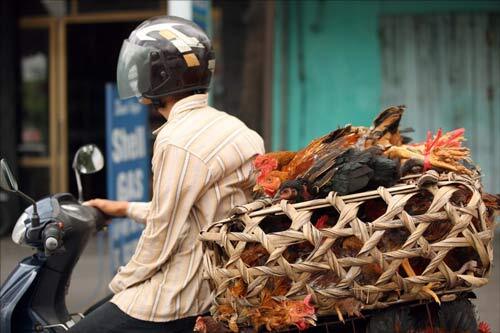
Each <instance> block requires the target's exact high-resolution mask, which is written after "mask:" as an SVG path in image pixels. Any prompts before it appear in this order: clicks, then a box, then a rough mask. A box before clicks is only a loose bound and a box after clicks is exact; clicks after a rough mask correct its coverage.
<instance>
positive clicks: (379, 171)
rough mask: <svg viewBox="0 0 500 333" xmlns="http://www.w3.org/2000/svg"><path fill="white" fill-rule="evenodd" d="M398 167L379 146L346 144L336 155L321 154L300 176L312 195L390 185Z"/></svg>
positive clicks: (397, 162) (393, 180) (343, 192)
mask: <svg viewBox="0 0 500 333" xmlns="http://www.w3.org/2000/svg"><path fill="white" fill-rule="evenodd" d="M399 170H400V166H399V161H397V160H392V159H389V158H387V157H385V156H384V155H383V150H382V149H381V148H379V147H370V148H368V149H366V150H360V149H358V148H350V149H348V150H346V151H345V152H343V153H342V154H340V155H339V156H331V157H330V156H328V155H327V156H323V157H322V158H320V159H319V160H318V161H317V162H316V163H315V165H313V166H312V167H311V168H310V169H309V171H308V172H307V173H306V174H305V175H304V176H303V178H304V179H305V180H307V183H308V184H309V187H310V189H311V193H312V194H313V195H314V196H315V197H324V196H326V195H327V194H328V193H329V192H330V191H335V192H337V193H339V194H340V195H346V194H350V193H355V192H360V191H362V190H366V189H373V188H377V187H378V186H384V187H391V186H393V185H394V184H396V182H397V181H398V180H399V178H400V172H399Z"/></svg>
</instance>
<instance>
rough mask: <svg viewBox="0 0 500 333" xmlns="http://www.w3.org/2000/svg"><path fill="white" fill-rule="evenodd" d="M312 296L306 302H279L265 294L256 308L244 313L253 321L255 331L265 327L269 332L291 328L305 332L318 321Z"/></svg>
mask: <svg viewBox="0 0 500 333" xmlns="http://www.w3.org/2000/svg"><path fill="white" fill-rule="evenodd" d="M311 298H312V297H311V295H308V296H306V297H305V298H304V300H296V301H295V300H285V301H277V300H275V299H273V298H272V295H271V294H269V293H264V296H263V298H262V302H261V304H260V305H259V306H256V307H247V308H245V309H244V310H243V311H242V313H243V316H248V318H250V320H251V325H252V326H253V327H254V329H255V331H259V329H260V328H261V327H262V326H264V327H265V328H266V330H268V331H270V332H271V331H277V330H280V329H285V328H287V327H289V326H293V325H294V326H296V327H297V328H298V329H299V330H305V329H306V328H308V327H309V326H310V325H314V324H315V321H316V315H315V312H316V309H315V308H314V306H313V305H312V303H311Z"/></svg>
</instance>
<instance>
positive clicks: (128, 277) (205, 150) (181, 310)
mask: <svg viewBox="0 0 500 333" xmlns="http://www.w3.org/2000/svg"><path fill="white" fill-rule="evenodd" d="M155 133H156V134H157V137H156V140H155V143H154V148H153V159H152V170H153V197H152V200H151V202H149V203H131V204H130V206H129V212H128V215H129V217H130V218H133V219H135V220H136V221H138V222H142V223H145V224H146V227H145V229H144V231H143V232H142V235H141V238H140V239H139V242H138V244H137V248H136V250H135V254H134V255H133V257H132V258H131V260H130V261H129V262H128V263H127V265H125V266H123V267H120V268H119V270H118V273H117V274H116V276H115V277H114V278H113V280H112V281H111V283H110V285H109V287H110V289H111V290H112V291H113V292H114V293H115V295H114V297H113V298H112V299H111V302H113V303H114V304H116V305H117V306H118V307H119V308H120V309H121V310H122V311H123V312H125V313H127V314H128V315H129V316H131V317H134V318H136V319H140V320H147V321H156V322H164V321H171V320H176V319H179V318H183V317H189V316H194V315H198V314H201V313H203V312H206V311H207V310H208V307H209V305H210V302H211V297H210V290H209V287H208V283H207V281H205V280H203V277H202V270H203V251H202V244H201V242H200V241H199V240H198V235H199V233H200V230H201V229H202V228H203V227H204V226H205V225H206V224H207V223H210V222H212V221H216V220H220V219H222V218H224V217H226V215H227V214H228V212H229V210H230V209H231V208H232V207H233V206H235V205H239V204H243V203H246V202H248V201H249V200H250V199H251V196H250V193H251V189H252V186H253V185H254V177H253V170H252V164H251V160H252V158H253V157H254V156H255V155H256V154H262V153H264V144H263V141H262V138H261V137H260V136H259V135H258V134H257V133H255V132H254V131H252V130H250V129H248V128H247V127H246V126H245V124H243V123H242V122H241V121H240V120H238V119H237V118H235V117H233V116H230V115H228V114H226V113H224V112H220V111H217V110H215V109H213V108H211V107H209V106H208V105H207V95H205V94H198V95H192V96H189V97H187V98H184V99H182V100H180V101H179V102H177V103H176V104H175V105H174V106H173V108H172V110H171V112H170V114H169V116H168V122H167V123H165V124H164V125H163V126H162V127H160V128H159V129H158V130H157V131H155Z"/></svg>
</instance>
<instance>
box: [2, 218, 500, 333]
mask: <svg viewBox="0 0 500 333" xmlns="http://www.w3.org/2000/svg"><path fill="white" fill-rule="evenodd" d="M495 238H496V242H495V245H494V246H495V253H494V256H495V257H494V258H495V261H494V266H493V270H492V274H491V276H490V282H489V284H487V285H486V286H484V287H482V288H480V289H478V290H476V291H475V292H476V295H477V300H475V301H474V303H475V304H476V310H477V313H478V317H479V319H480V320H481V321H486V322H488V323H489V324H490V326H491V330H492V333H500V228H497V232H496V236H495ZM31 254H32V250H31V249H29V248H26V247H21V246H19V245H16V244H14V243H13V242H12V240H11V239H10V237H5V238H2V239H1V240H0V281H1V282H2V283H3V281H4V280H5V279H6V278H7V276H8V275H9V273H10V272H11V271H12V269H14V267H15V266H16V264H17V262H18V261H19V260H20V259H22V258H24V257H26V256H29V255H31ZM111 278H112V276H111V273H110V269H109V255H108V246H107V239H106V238H104V246H102V247H100V246H98V241H97V238H96V237H93V238H92V239H91V240H90V242H89V244H88V246H87V248H86V249H85V251H84V253H83V254H82V256H81V258H80V261H79V262H78V264H77V266H76V268H75V270H74V272H73V279H72V281H71V285H70V288H69V293H68V296H67V298H66V304H67V306H68V309H69V311H70V312H82V311H84V310H85V309H86V308H87V307H89V306H90V305H92V304H94V303H95V302H97V301H98V300H100V299H102V298H103V297H105V296H106V295H108V294H109V291H108V289H107V284H108V282H109V281H110V280H111Z"/></svg>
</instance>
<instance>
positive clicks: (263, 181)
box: [253, 170, 288, 197]
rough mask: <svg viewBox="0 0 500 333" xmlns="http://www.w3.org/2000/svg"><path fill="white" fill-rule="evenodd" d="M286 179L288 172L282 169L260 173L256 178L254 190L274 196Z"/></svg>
mask: <svg viewBox="0 0 500 333" xmlns="http://www.w3.org/2000/svg"><path fill="white" fill-rule="evenodd" d="M287 179H288V174H287V173H286V172H283V171H278V170H272V171H269V172H267V173H265V174H262V173H261V175H260V176H259V178H258V179H257V184H256V185H255V187H254V189H253V190H254V192H257V193H262V192H263V193H264V194H265V195H267V196H269V197H274V195H275V194H276V190H277V189H279V187H280V186H281V184H282V183H283V182H285V181H286V180H287Z"/></svg>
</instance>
